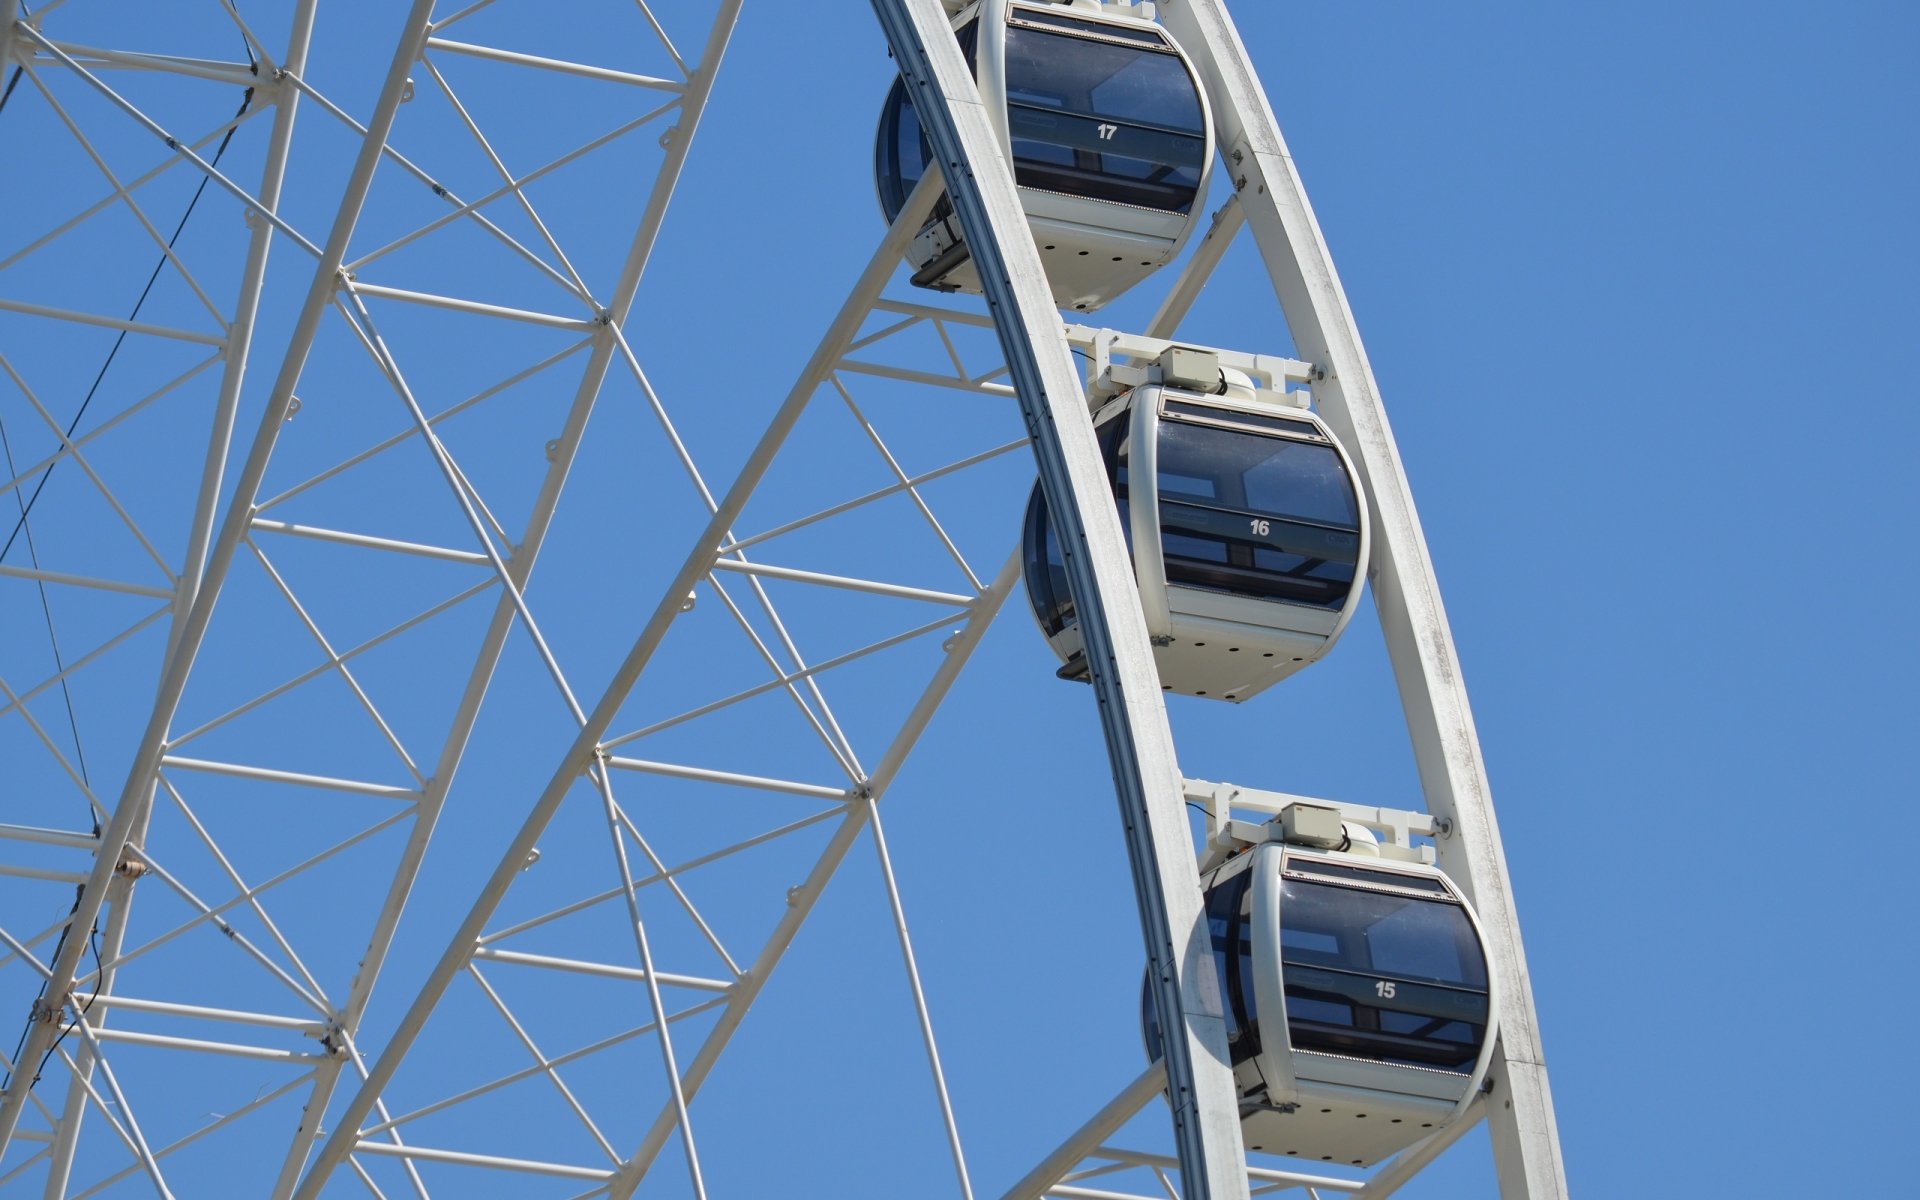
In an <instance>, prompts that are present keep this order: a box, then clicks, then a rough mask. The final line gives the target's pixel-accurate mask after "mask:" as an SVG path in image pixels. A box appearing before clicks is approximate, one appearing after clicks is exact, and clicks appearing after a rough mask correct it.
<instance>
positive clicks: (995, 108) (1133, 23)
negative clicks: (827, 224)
mask: <svg viewBox="0 0 1920 1200" xmlns="http://www.w3.org/2000/svg"><path fill="white" fill-rule="evenodd" d="M1012 7H1013V0H980V2H979V3H978V4H974V5H970V6H968V7H966V8H963V9H961V10H960V11H959V12H957V13H955V14H954V16H953V21H952V24H951V26H950V28H952V29H954V30H958V29H959V28H960V27H961V26H963V25H965V24H966V23H967V22H968V21H971V20H976V19H977V20H978V21H979V22H980V23H981V24H980V41H979V42H978V43H977V44H976V47H975V51H974V64H975V66H974V80H975V82H976V83H978V84H979V87H980V101H981V103H982V105H984V106H985V108H986V110H987V120H988V122H989V123H991V124H992V126H993V131H994V135H995V136H996V137H998V138H999V140H1000V152H1001V153H1002V154H1004V155H1005V156H1006V157H1007V161H1008V162H1012V161H1013V137H1012V135H1011V134H1010V133H1009V132H1008V129H1007V13H1008V11H1009V10H1010V9H1011V8H1012ZM1026 7H1030V8H1038V7H1065V6H1064V5H1052V6H1046V5H1035V4H1028V5H1026ZM1073 11H1074V12H1076V13H1077V14H1079V15H1080V16H1082V17H1084V18H1086V19H1087V20H1090V21H1100V22H1104V23H1106V24H1109V25H1120V26H1126V27H1129V28H1144V29H1152V30H1154V31H1156V32H1157V33H1159V34H1160V35H1161V36H1162V37H1164V38H1166V40H1167V45H1169V46H1172V47H1173V52H1174V54H1175V56H1177V57H1178V58H1179V59H1180V65H1181V66H1182V67H1185V68H1186V71H1187V81H1188V82H1189V83H1191V84H1193V93H1194V95H1195V96H1196V97H1197V98H1198V99H1199V101H1200V124H1201V127H1202V128H1203V129H1204V130H1205V135H1204V136H1205V139H1206V141H1207V143H1208V145H1209V147H1210V148H1211V149H1212V150H1213V153H1211V154H1208V155H1205V156H1204V157H1203V159H1202V161H1201V164H1200V182H1199V184H1198V186H1197V187H1196V188H1195V189H1194V193H1193V204H1192V205H1191V206H1190V207H1189V208H1188V209H1187V212H1186V214H1185V215H1186V221H1185V222H1184V223H1183V224H1182V225H1181V227H1180V236H1178V237H1176V238H1174V239H1173V241H1172V243H1171V245H1170V246H1169V248H1168V250H1167V260H1168V262H1169V263H1170V262H1172V260H1173V259H1174V258H1176V257H1178V256H1179V254H1180V250H1181V248H1182V247H1184V246H1185V245H1186V244H1187V240H1188V239H1189V238H1191V237H1192V236H1193V231H1194V230H1195V229H1196V228H1198V227H1199V226H1200V224H1201V221H1200V214H1201V213H1202V212H1203V211H1204V210H1205V208H1206V200H1207V189H1208V188H1209V187H1210V186H1212V183H1213V168H1214V162H1215V160H1216V159H1217V158H1218V157H1219V156H1220V154H1221V148H1220V146H1219V145H1218V143H1217V140H1216V139H1217V135H1218V134H1219V129H1218V128H1217V127H1216V126H1215V125H1214V123H1213V106H1212V105H1210V104H1209V103H1208V102H1207V89H1206V88H1204V87H1202V86H1200V76H1199V74H1198V73H1196V72H1195V71H1194V69H1193V60H1192V59H1191V58H1188V57H1187V52H1186V51H1185V50H1183V49H1181V48H1180V43H1179V42H1177V41H1175V40H1174V37H1173V35H1172V34H1171V33H1169V32H1167V29H1166V27H1165V26H1163V25H1161V24H1160V23H1159V22H1158V21H1149V20H1145V19H1144V18H1139V17H1122V16H1116V15H1114V14H1111V13H1100V14H1098V15H1096V14H1093V13H1090V12H1087V11H1086V10H1084V9H1074V10H1073ZM895 83H896V84H897V83H898V76H895ZM893 90H894V85H889V86H888V88H887V96H888V97H891V96H892V95H893ZM888 107H890V106H889V105H888V104H887V103H886V102H885V101H884V100H883V101H882V102H881V108H880V119H879V121H877V122H876V123H875V125H874V130H873V144H874V149H875V165H876V166H877V165H878V157H879V155H878V151H879V147H880V132H881V130H882V129H883V128H885V126H886V121H887V109H888ZM1018 190H1019V191H1022V192H1028V191H1034V190H1037V189H1034V188H1025V187H1021V188H1018ZM873 197H874V201H875V202H876V203H877V204H878V205H879V206H880V215H881V216H883V217H884V216H886V212H887V202H886V197H884V196H882V195H881V194H880V175H879V172H878V171H875V172H874V180H873ZM1073 199H1074V200H1076V201H1079V202H1082V203H1086V204H1106V203H1107V201H1104V200H1097V199H1094V198H1093V197H1091V196H1075V197H1073ZM1114 207H1117V208H1124V207H1126V206H1125V205H1115V206H1114ZM1155 211H1162V210H1155ZM1163 265H1164V264H1163ZM1127 290H1132V289H1127ZM1088 311H1091V310H1088Z"/></svg>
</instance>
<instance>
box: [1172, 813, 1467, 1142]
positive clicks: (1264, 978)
mask: <svg viewBox="0 0 1920 1200" xmlns="http://www.w3.org/2000/svg"><path fill="white" fill-rule="evenodd" d="M1406 815H1408V816H1410V815H1411V814H1406ZM1234 826H1235V828H1237V829H1239V830H1240V831H1242V838H1241V843H1242V844H1241V846H1240V848H1239V849H1237V850H1236V851H1234V852H1232V853H1230V854H1229V855H1228V856H1227V857H1226V858H1225V860H1224V861H1219V862H1216V863H1215V864H1214V865H1213V866H1212V867H1211V869H1210V870H1208V871H1206V872H1205V874H1204V876H1203V879H1202V885H1203V887H1204V889H1205V892H1206V898H1207V899H1206V912H1207V922H1208V926H1209V929H1210V931H1211V934H1212V941H1213V949H1214V960H1215V965H1216V967H1217V969H1218V970H1219V972H1220V983H1221V991H1222V994H1223V996H1224V997H1225V1000H1226V1007H1227V1031H1228V1032H1227V1037H1228V1043H1229V1048H1230V1049H1229V1052H1230V1054H1231V1057H1232V1062H1233V1067H1234V1078H1235V1081H1236V1082H1237V1084H1238V1085H1239V1089H1240V1094H1241V1126H1242V1130H1243V1132H1244V1134H1245V1137H1246V1140H1247V1145H1248V1147H1249V1148H1251V1149H1255V1150H1261V1151H1265V1152H1267V1153H1270V1154H1279V1155H1288V1156H1294V1157H1299V1158H1303V1159H1310V1160H1312V1161H1316V1162H1332V1163H1339V1164H1341V1165H1348V1166H1372V1165H1373V1164H1375V1163H1377V1162H1379V1161H1381V1160H1382V1159H1385V1158H1387V1157H1389V1156H1391V1155H1393V1154H1397V1153H1399V1152H1400V1151H1402V1150H1405V1149H1407V1148H1408V1147H1410V1146H1413V1145H1415V1144H1416V1143H1418V1142H1421V1141H1423V1140H1425V1139H1426V1138H1428V1137H1430V1136H1434V1135H1437V1134H1439V1133H1440V1132H1441V1131H1443V1130H1446V1129H1449V1128H1450V1127H1452V1126H1454V1125H1455V1124H1456V1123H1457V1122H1459V1121H1461V1120H1462V1119H1463V1118H1464V1117H1465V1115H1466V1112H1467V1107H1468V1105H1469V1103H1470V1102H1471V1101H1472V1099H1473V1098H1474V1097H1475V1096H1476V1095H1478V1094H1479V1093H1480V1091H1481V1089H1482V1086H1483V1085H1484V1084H1485V1082H1486V1078H1487V1071H1488V1068H1489V1066H1490V1064H1491V1062H1492V1056H1493V1046H1494V1041H1495V1039H1496V1038H1497V1037H1498V1032H1499V1001H1498V996H1497V993H1496V989H1495V986H1494V982H1493V977H1492V975H1491V973H1490V972H1489V971H1488V969H1487V952H1486V941H1485V936H1484V935H1483V933H1482V932H1481V929H1480V923H1479V919H1478V918H1477V917H1476V916H1475V915H1474V912H1473V908H1472V906H1471V905H1470V904H1468V902H1467V900H1466V898H1465V897H1464V896H1463V895H1462V894H1461V892H1460V890H1459V889H1458V888H1457V887H1456V886H1455V885H1454V883H1453V881H1452V880H1451V879H1449V878H1448V877H1447V876H1446V875H1445V874H1444V873H1443V872H1442V871H1441V870H1440V869H1439V868H1438V867H1436V866H1434V865H1433V864H1432V862H1431V857H1432V856H1431V848H1430V847H1427V848H1424V850H1423V849H1421V848H1412V847H1402V846H1382V845H1380V843H1379V841H1378V839H1377V838H1376V837H1375V836H1374V835H1373V833H1372V831H1370V830H1369V829H1368V828H1367V827H1366V826H1364V825H1362V824H1360V823H1357V822H1353V821H1346V820H1342V814H1341V812H1340V811H1339V809H1337V808H1334V807H1330V806H1322V805H1319V804H1305V803H1294V804H1290V805H1288V806H1287V807H1286V808H1284V809H1283V810H1282V811H1281V813H1280V814H1279V816H1278V817H1276V818H1275V819H1274V820H1273V821H1272V822H1271V823H1269V824H1267V825H1265V826H1248V825H1245V824H1243V823H1240V822H1235V823H1234ZM1389 854H1391V855H1392V856H1391V857H1389V856H1388V855H1389ZM1215 857H1216V859H1218V857H1219V856H1218V855H1217V854H1216V856H1215ZM1141 1025H1142V1033H1143V1037H1144V1041H1145V1043H1146V1050H1147V1054H1148V1056H1149V1057H1152V1058H1158V1057H1159V1053H1160V1049H1159V1046H1160V1028H1159V1019H1158V1014H1157V1013H1156V1012H1155V1011H1154V1009H1153V998H1152V990H1151V989H1143V994H1142V997H1141Z"/></svg>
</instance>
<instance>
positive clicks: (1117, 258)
mask: <svg viewBox="0 0 1920 1200" xmlns="http://www.w3.org/2000/svg"><path fill="white" fill-rule="evenodd" d="M1113 261H1115V262H1119V261H1120V256H1119V255H1118V254H1116V255H1114V256H1113Z"/></svg>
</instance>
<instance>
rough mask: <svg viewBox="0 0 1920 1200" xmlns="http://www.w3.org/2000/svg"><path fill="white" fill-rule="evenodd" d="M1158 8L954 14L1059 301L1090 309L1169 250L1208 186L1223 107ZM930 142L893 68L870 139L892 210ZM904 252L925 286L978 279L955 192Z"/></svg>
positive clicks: (1069, 0) (921, 166) (989, 0)
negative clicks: (1211, 100) (1215, 114)
mask: <svg viewBox="0 0 1920 1200" xmlns="http://www.w3.org/2000/svg"><path fill="white" fill-rule="evenodd" d="M949 7H950V8H951V7H954V6H952V5H949ZM1152 11H1153V6H1152V5H1150V4H1100V3H1096V2H1095V0H1064V2H1060V3H1042V2H1038V0H1029V2H1026V3H1014V2H1012V0H979V3H976V4H970V5H967V6H965V7H963V8H960V9H959V11H958V13H957V14H956V15H955V17H954V35H955V37H956V38H957V39H958V40H959V42H960V48H961V50H962V51H963V52H964V53H965V54H966V56H967V61H968V62H969V63H970V64H972V65H973V67H974V72H975V79H976V81H977V82H978V84H979V88H980V98H981V101H982V103H984V104H985V105H986V109H987V113H988V116H989V118H990V119H991V120H992V121H993V123H994V127H995V131H996V133H997V134H998V135H999V139H1000V143H1001V146H1002V147H1003V149H1004V150H1005V152H1006V154H1007V157H1008V159H1009V161H1010V162H1012V164H1013V177H1014V182H1015V184H1016V185H1018V188H1019V192H1020V200H1021V204H1022V207H1023V208H1025V210H1026V214H1027V221H1028V224H1029V226H1030V227H1031V228H1032V230H1033V235H1034V239H1035V244H1036V245H1037V246H1038V247H1039V250H1040V261H1041V263H1042V265H1044V267H1045V268H1046V272H1047V279H1048V282H1049V283H1050V284H1051V286H1052V289H1053V297H1054V302H1055V303H1056V304H1058V305H1059V306H1060V307H1061V308H1069V309H1073V310H1075V311H1079V312H1090V311H1092V310H1094V309H1097V308H1099V307H1100V306H1101V305H1103V304H1106V303H1107V302H1108V301H1110V300H1112V299H1113V298H1114V297H1116V296H1118V295H1119V294H1120V293H1122V292H1124V291H1126V290H1127V289H1128V288H1130V287H1132V286H1133V285H1134V284H1136V283H1139V282H1140V281H1141V280H1143V279H1145V278H1146V277H1147V276H1148V275H1151V274H1152V273H1153V272H1154V271H1156V270H1158V269H1159V268H1160V267H1162V266H1164V265H1165V264H1166V263H1168V262H1169V261H1171V260H1172V259H1173V257H1174V255H1175V254H1177V253H1178V252H1179V250H1180V247H1181V246H1182V245H1184V244H1185V242H1186V240H1187V237H1188V236H1189V235H1190V234H1191V233H1192V232H1193V230H1194V226H1195V224H1196V218H1197V215H1198V212H1199V209H1200V207H1201V204H1202V201H1203V200H1204V199H1205V197H1206V194H1207V180H1208V178H1209V176H1210V174H1211V171H1212V164H1213V122H1212V119H1211V117H1210V115H1209V113H1208V109H1207V101H1206V96H1205V94H1204V93H1203V92H1202V90H1201V88H1200V83H1199V80H1198V79H1197V77H1196V76H1195V75H1194V72H1193V67H1192V65H1191V64H1190V63H1189V62H1188V61H1187V58H1186V56H1185V55H1184V54H1182V53H1181V52H1180V48H1179V47H1178V46H1176V45H1175V44H1174V42H1173V39H1172V38H1170V37H1169V36H1168V35H1167V33H1166V31H1165V30H1164V29H1162V28H1161V27H1160V26H1159V25H1157V24H1155V23H1154V22H1153V20H1152V19H1151V14H1152ZM929 156H930V151H929V150H928V148H927V143H926V139H925V138H924V137H923V136H922V134H921V131H920V122H919V119H918V118H917V117H916V116H915V115H914V111H913V105H912V103H911V101H910V100H909V99H908V96H907V91H906V88H905V86H904V85H903V84H902V83H901V82H900V81H899V80H895V81H894V85H893V90H892V91H890V92H889V93H888V94H887V100H886V105H885V108H884V109H883V110H882V113H881V118H880V129H879V132H878V136H877V137H876V139H875V145H874V180H875V184H876V187H877V188H878V191H879V195H880V209H881V211H882V212H883V213H884V214H885V215H886V218H887V220H888V221H892V220H893V219H894V218H895V217H896V216H898V215H899V213H900V209H901V208H902V207H903V206H904V205H905V204H906V200H907V196H908V194H909V193H910V192H912V191H913V187H914V185H915V184H916V183H918V182H919V181H920V177H921V175H923V174H924V173H925V172H926V169H927V160H928V158H929ZM907 258H908V261H909V262H911V263H912V265H913V267H914V268H915V270H914V275H913V282H914V284H915V285H917V286H920V287H926V288H933V289H935V290H937V291H947V292H952V291H960V292H975V293H977V292H979V290H980V280H979V276H978V275H977V274H976V273H975V271H974V269H973V266H972V263H971V260H970V258H969V255H968V251H967V246H966V239H965V237H964V236H962V234H961V231H960V223H959V220H958V219H957V218H956V217H955V216H954V213H953V207H952V205H951V204H950V203H949V202H948V201H947V199H946V197H945V196H942V197H941V198H940V200H939V201H938V202H937V203H936V204H935V206H934V210H933V215H932V217H931V218H930V219H929V220H928V222H927V224H926V225H925V226H924V227H923V228H922V229H921V230H920V232H919V234H918V236H916V237H915V238H914V241H913V244H912V245H911V246H910V247H909V249H908V252H907Z"/></svg>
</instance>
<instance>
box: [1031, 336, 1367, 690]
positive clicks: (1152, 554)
mask: <svg viewBox="0 0 1920 1200" xmlns="http://www.w3.org/2000/svg"><path fill="white" fill-rule="evenodd" d="M1067 337H1068V339H1069V341H1071V342H1073V343H1075V344H1076V345H1078V346H1080V347H1082V348H1085V349H1086V350H1087V351H1088V353H1089V354H1090V356H1091V358H1092V360H1093V361H1092V366H1091V367H1090V368H1089V391H1088V397H1089V403H1090V405H1092V406H1093V407H1094V409H1095V412H1094V418H1093V421H1094V432H1095V436H1096V437H1097V438H1098V440H1099V443H1100V449H1101V454H1102V456H1103V458H1104V459H1105V461H1106V466H1107V475H1108V482H1109V484H1110V485H1111V486H1112V488H1113V494H1114V499H1115V501H1116V503H1118V505H1119V506H1120V517H1121V528H1122V530H1123V531H1124V532H1125V533H1126V535H1127V541H1128V545H1129V549H1130V550H1131V552H1132V555H1133V565H1134V577H1135V581H1136V583H1137V584H1138V586H1139V590H1140V604H1141V609H1142V611H1143V612H1144V614H1145V616H1146V620H1147V630H1148V633H1149V634H1150V635H1151V636H1152V638H1153V643H1154V661H1155V663H1156V665H1157V666H1158V667H1159V671H1160V681H1161V686H1162V687H1163V688H1165V689H1166V690H1167V691H1170V692H1174V693H1178V694H1182V695H1190V696H1204V697H1207V698H1209V699H1219V700H1229V701H1234V702H1238V701H1242V700H1246V699H1248V698H1249V697H1251V696H1253V695H1255V694H1257V693H1258V692H1260V691H1262V690H1264V689H1265V688H1267V687H1270V686H1271V685H1273V684H1274V683H1276V682H1278V681H1280V680H1281V679H1284V678H1286V677H1287V676H1288V675H1291V674H1293V673H1294V672H1295V671H1298V670H1300V669H1301V668H1303V667H1305V666H1307V665H1308V664H1310V663H1312V662H1314V661H1316V660H1318V659H1319V658H1320V657H1321V656H1323V655H1324V654H1325V653H1326V652H1327V651H1328V650H1329V649H1330V648H1331V647H1332V645H1333V643H1334V641H1335V640H1336V639H1338V638H1339V636H1340V634H1341V632H1342V631H1343V630H1345V628H1346V626H1347V623H1348V621H1350V620H1351V619H1352V616H1353V613H1354V610H1355V608H1356V607H1357V606H1358V604H1359V599H1360V593H1361V589H1362V586H1363V584H1364V582H1365V579H1366V570H1367V554H1368V543H1369V537H1368V532H1367V506H1366V498H1365V494H1364V492H1363V490H1362V489H1361V488H1360V486H1359V479H1358V474H1357V472H1356V470H1355V467H1354V465H1353V461H1352V459H1351V458H1349V457H1348V455H1347V453H1346V451H1345V449H1343V448H1342V447H1341V445H1340V443H1339V441H1338V439H1336V438H1335V437H1334V436H1333V432H1332V431H1331V430H1330V429H1329V428H1328V427H1327V425H1326V423H1325V422H1324V421H1322V420H1321V419H1320V416H1319V415H1318V414H1317V413H1315V412H1314V411H1313V408H1312V397H1311V395H1310V393H1309V392H1308V391H1307V390H1306V389H1304V388H1298V387H1296V388H1294V389H1292V390H1287V387H1286V385H1287V384H1288V383H1303V382H1305V381H1306V380H1307V379H1308V377H1309V375H1310V373H1311V368H1309V367H1308V365H1307V364H1305V363H1301V362H1296V361H1294V360H1292V359H1284V358H1274V357H1271V356H1267V355H1250V354H1235V353H1231V352H1228V351H1221V350H1205V349H1199V348H1195V347H1188V346H1180V345H1176V344H1174V343H1171V342H1166V341H1162V340H1159V339H1153V338H1144V337H1135V336H1131V335H1126V334H1121V333H1116V332H1114V331H1112V330H1093V329H1089V328H1087V327H1085V326H1072V327H1070V328H1069V329H1068V331H1067ZM1126 359H1130V360H1131V361H1122V360H1126ZM1023 542H1024V547H1025V558H1026V582H1027V596H1028V599H1029V600H1030V601H1031V602H1032V604H1033V611H1034V617H1035V619H1036V620H1037V621H1038V622H1039V625H1040V631H1041V633H1043V634H1044V635H1045V636H1046V638H1047V642H1048V644H1049V645H1050V646H1051V647H1052V648H1053V651H1054V653H1055V654H1056V655H1057V656H1058V657H1059V658H1060V660H1061V662H1062V664H1063V666H1062V667H1061V670H1060V674H1061V676H1062V677H1063V678H1069V679H1084V678H1085V677H1086V662H1085V658H1084V654H1083V651H1082V647H1081V636H1080V630H1079V626H1078V624H1077V621H1076V617H1075V613H1074V606H1073V597H1072V596H1071V594H1070V593H1069V592H1068V589H1067V583H1066V571H1065V568H1064V566H1063V564H1062V562H1061V558H1060V548H1059V544H1058V542H1057V540H1056V539H1055V537H1054V533H1053V525H1052V521H1051V518H1050V516H1049V514H1048V511H1047V504H1046V499H1045V497H1044V496H1042V494H1041V492H1040V489H1039V488H1038V486H1036V487H1035V488H1034V491H1033V496H1032V498H1031V499H1030V500H1029V502H1028V505H1027V517H1026V525H1025V530H1024V537H1023Z"/></svg>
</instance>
